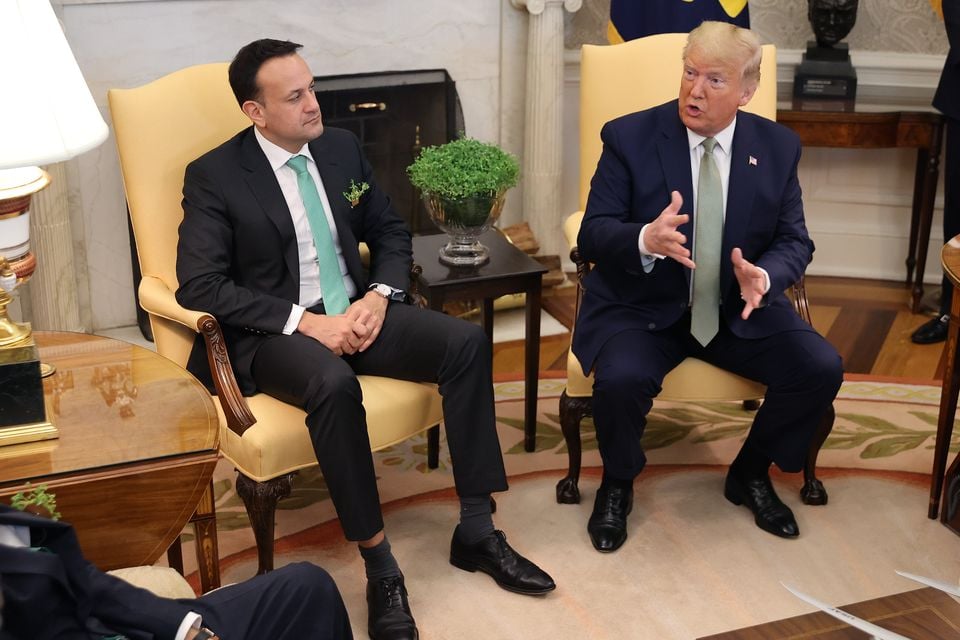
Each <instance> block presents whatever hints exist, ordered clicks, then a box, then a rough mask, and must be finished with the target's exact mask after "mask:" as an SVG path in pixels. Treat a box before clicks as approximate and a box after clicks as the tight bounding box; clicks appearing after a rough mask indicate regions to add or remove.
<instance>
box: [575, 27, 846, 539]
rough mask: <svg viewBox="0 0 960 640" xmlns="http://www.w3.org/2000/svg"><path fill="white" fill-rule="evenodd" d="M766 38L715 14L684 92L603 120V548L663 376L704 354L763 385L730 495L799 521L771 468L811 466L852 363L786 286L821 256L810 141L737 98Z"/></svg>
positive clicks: (587, 329) (583, 242)
mask: <svg viewBox="0 0 960 640" xmlns="http://www.w3.org/2000/svg"><path fill="white" fill-rule="evenodd" d="M760 57H761V48H760V41H759V39H758V38H757V36H756V35H754V34H753V33H752V32H751V31H749V30H747V29H743V28H740V27H737V26H734V25H731V24H726V23H722V22H704V23H703V24H702V25H700V26H699V27H697V28H696V29H694V30H693V31H691V32H690V35H689V37H688V40H687V44H686V47H685V49H684V52H683V72H682V76H681V78H680V95H679V99H678V100H673V101H671V102H668V103H666V104H663V105H660V106H658V107H654V108H652V109H648V110H646V111H641V112H638V113H633V114H629V115H626V116H623V117H621V118H617V119H616V120H613V121H611V122H608V123H607V124H606V125H604V127H603V130H602V131H601V134H600V135H601V138H602V139H603V152H602V154H601V156H600V161H599V163H598V164H597V170H596V173H595V174H594V177H593V181H592V182H591V185H590V195H589V197H588V199H587V207H586V213H585V215H584V219H583V224H582V226H581V228H580V234H579V237H578V239H577V246H578V247H579V249H580V254H581V256H582V257H583V259H584V260H586V261H587V262H592V263H594V265H595V268H594V269H592V270H591V272H590V274H589V275H588V276H587V277H586V280H585V282H584V296H583V300H582V302H581V306H580V315H579V317H578V320H577V331H576V332H575V333H574V337H573V350H574V352H575V353H576V355H577V357H578V358H579V360H580V362H581V363H582V364H583V367H584V370H585V372H589V371H591V370H592V371H593V372H594V386H593V398H594V400H593V407H594V423H595V424H596V429H597V440H598V443H599V448H600V455H601V458H602V459H603V467H604V470H603V480H602V481H601V486H600V488H599V490H598V491H597V496H596V500H595V502H594V507H593V513H592V515H591V516H590V520H589V522H588V524H587V530H588V532H589V534H590V538H591V541H592V542H593V545H594V547H595V548H596V549H597V550H598V551H601V552H610V551H614V550H616V549H618V548H619V547H620V546H621V545H622V544H623V543H624V541H625V540H626V538H627V515H628V514H629V513H630V510H631V508H632V505H633V483H634V479H635V478H636V477H637V476H638V475H639V474H640V472H641V470H642V469H643V467H644V464H645V463H646V457H645V455H644V453H643V449H642V447H641V446H640V437H641V436H642V435H643V430H644V427H645V425H646V415H647V413H648V412H649V411H650V408H651V405H652V402H653V398H654V397H655V396H656V395H657V394H658V393H659V392H660V388H661V382H662V381H663V379H664V377H665V376H666V375H667V373H668V372H669V371H670V370H671V369H673V368H674V367H676V366H677V365H678V364H679V363H680V362H681V361H682V360H683V359H685V358H687V357H690V356H693V357H696V358H699V359H701V360H705V361H707V362H710V363H712V364H714V365H716V366H718V367H720V368H723V369H726V370H729V371H733V372H734V373H737V374H739V375H741V376H743V377H746V378H749V379H752V380H757V381H759V382H762V383H763V384H765V385H766V386H767V393H766V396H765V398H764V402H763V405H762V406H761V408H760V410H759V411H758V412H757V415H756V418H755V419H754V422H753V426H752V427H751V429H750V433H749V435H748V437H747V439H746V441H745V442H744V444H743V448H742V449H741V450H740V453H739V454H738V455H737V457H736V459H735V460H734V461H733V463H732V464H731V466H730V470H729V472H728V474H727V478H726V482H725V485H724V495H725V496H726V498H727V499H728V500H729V501H731V502H733V503H734V504H737V505H739V504H745V505H746V506H747V507H749V508H750V510H751V511H752V512H753V516H754V520H755V522H756V524H757V526H759V527H760V528H761V529H763V530H764V531H767V532H769V533H772V534H774V535H777V536H781V537H785V538H791V537H795V536H797V535H798V534H799V527H798V526H797V523H796V520H795V518H794V516H793V513H792V512H791V510H790V509H789V507H787V506H786V505H785V504H784V503H783V502H782V501H781V500H780V498H779V497H778V496H777V494H776V492H775V491H774V489H773V485H772V484H771V482H770V477H769V473H768V470H769V467H770V465H771V464H776V465H777V466H779V467H780V468H781V469H782V470H784V471H791V472H795V471H800V470H801V469H802V468H803V464H804V462H805V460H806V455H807V451H808V449H809V443H810V440H811V438H812V435H813V432H814V429H815V427H816V426H817V425H818V424H819V422H820V419H821V417H822V416H823V415H824V413H825V411H826V410H827V408H828V407H829V406H830V404H831V403H832V402H833V399H834V397H835V396H836V394H837V391H838V389H839V387H840V383H841V380H842V376H843V371H842V364H841V362H840V357H839V355H838V354H837V352H836V351H835V350H834V349H833V347H831V346H830V344H829V343H827V341H826V340H824V339H823V337H821V336H820V335H818V334H817V333H816V332H815V331H814V330H813V328H811V327H810V326H809V325H807V324H806V323H805V322H803V320H801V319H800V317H799V316H798V315H797V314H796V313H795V312H794V310H793V307H792V305H791V303H790V302H789V301H788V300H787V298H786V296H785V295H784V290H785V289H787V288H788V287H789V286H790V285H791V284H793V283H794V282H796V281H797V280H798V279H799V278H800V276H801V275H803V272H804V269H806V266H807V264H808V263H809V262H810V259H811V257H812V254H813V242H811V240H810V238H809V236H808V235H807V229H806V225H805V223H804V218H803V202H802V199H801V194H800V185H799V183H798V181H797V163H798V161H799V159H800V143H799V140H798V139H797V136H796V135H794V134H793V133H792V132H790V131H789V130H788V129H786V128H785V127H783V126H780V125H778V124H776V123H774V122H771V121H769V120H766V119H764V118H761V117H758V116H755V115H752V114H749V113H745V112H742V111H740V110H739V108H740V107H741V106H743V105H745V104H747V102H749V101H750V99H751V98H752V97H753V94H754V92H755V91H756V88H757V85H758V83H759V80H760Z"/></svg>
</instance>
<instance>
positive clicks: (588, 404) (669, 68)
mask: <svg viewBox="0 0 960 640" xmlns="http://www.w3.org/2000/svg"><path fill="white" fill-rule="evenodd" d="M686 40H687V35H686V34H684V33H670V34H662V35H654V36H649V37H646V38H640V39H637V40H631V41H629V42H625V43H623V44H617V45H610V46H595V45H584V47H583V50H582V54H581V59H580V209H581V210H580V211H577V212H576V213H574V214H573V215H571V216H570V217H569V218H568V219H567V220H566V221H565V222H564V225H563V231H564V235H565V236H566V239H567V242H568V244H569V245H570V247H571V251H570V259H571V260H573V262H574V264H576V266H577V280H578V286H577V312H579V306H580V297H581V295H582V282H583V278H584V276H586V274H587V273H588V272H589V270H590V265H589V264H586V263H584V261H583V260H581V258H580V254H579V252H578V251H577V246H576V245H577V233H578V232H579V230H580V223H581V221H582V220H583V209H584V208H585V207H586V203H587V195H588V194H589V192H590V180H591V178H592V177H593V174H594V171H595V170H596V168H597V162H598V161H599V159H600V153H601V151H602V146H603V145H602V142H601V140H600V129H601V128H602V127H603V125H604V124H605V123H607V122H609V121H610V120H613V119H614V118H617V117H619V116H622V115H625V114H627V113H632V112H634V111H640V110H643V109H647V108H650V107H654V106H656V105H659V104H662V103H664V102H667V101H669V100H673V99H675V98H676V97H677V95H678V94H679V91H680V76H681V73H682V70H683V61H682V58H681V55H682V52H683V47H684V45H685V44H686ZM744 110H746V111H750V112H753V113H756V114H758V115H761V116H764V117H767V118H769V119H771V120H775V119H776V115H777V60H776V49H775V48H774V46H773V45H765V46H764V47H763V62H762V65H761V67H760V86H759V88H758V89H757V92H756V94H754V96H753V99H752V100H751V101H750V102H749V104H747V106H746V107H744ZM791 293H792V298H793V301H794V304H795V306H796V309H797V312H798V313H799V314H800V315H801V316H802V317H803V318H804V319H805V320H806V321H807V322H810V312H809V309H808V307H807V298H806V293H805V291H804V287H803V280H802V279H801V280H800V281H799V282H798V283H796V284H795V285H794V286H793V291H792V292H791ZM574 330H576V329H575V328H574ZM764 393H765V387H764V386H763V385H762V384H759V383H757V382H753V381H751V380H747V379H745V378H742V377H740V376H738V375H736V374H733V373H730V372H727V371H724V370H722V369H719V368H717V367H714V366H713V365H711V364H708V363H706V362H703V361H702V360H697V359H696V358H687V359H686V360H684V361H683V362H682V363H680V365H679V366H678V367H677V368H675V369H674V370H673V371H671V372H670V373H669V374H668V375H667V376H666V378H665V379H664V381H663V389H662V391H661V392H660V395H659V396H658V398H660V399H663V400H679V401H718V400H726V401H742V402H744V404H745V406H751V405H752V406H753V407H756V406H759V405H758V402H759V400H760V399H761V398H763V396H764ZM592 396H593V377H592V376H584V374H583V369H582V368H581V367H580V363H579V362H578V361H577V358H576V356H574V355H573V352H572V351H570V353H569V355H568V357H567V388H566V389H565V390H564V392H563V394H562V395H561V397H560V424H561V427H562V429H563V436H564V439H565V440H566V443H567V451H568V455H569V459H570V461H569V470H568V472H567V475H566V477H564V478H563V479H562V480H560V482H559V483H557V502H560V503H568V504H572V503H578V502H580V490H579V488H578V486H577V483H578V481H579V478H580V462H581V443H580V422H581V421H582V420H583V418H584V417H586V416H588V415H591V414H592ZM833 420H834V412H833V410H832V409H831V411H830V412H829V414H828V415H827V416H825V417H824V420H823V422H822V424H821V425H820V427H819V429H818V431H817V434H816V436H815V437H814V441H813V442H812V443H811V446H810V453H809V455H808V457H807V464H806V468H805V469H804V485H803V489H801V491H800V495H801V497H802V499H803V501H804V502H805V503H806V504H826V502H827V493H826V490H825V489H824V488H823V484H822V483H821V482H820V481H819V480H817V478H816V476H815V469H816V464H817V454H818V453H819V452H820V447H821V446H822V445H823V442H824V440H825V439H826V437H827V435H828V434H829V433H830V430H831V429H832V428H833Z"/></svg>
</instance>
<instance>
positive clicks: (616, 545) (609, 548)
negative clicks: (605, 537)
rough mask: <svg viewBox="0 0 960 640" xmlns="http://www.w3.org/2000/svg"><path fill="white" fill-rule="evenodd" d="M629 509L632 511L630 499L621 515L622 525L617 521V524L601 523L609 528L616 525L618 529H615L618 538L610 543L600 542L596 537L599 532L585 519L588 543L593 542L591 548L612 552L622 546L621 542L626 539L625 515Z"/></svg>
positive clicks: (598, 536)
mask: <svg viewBox="0 0 960 640" xmlns="http://www.w3.org/2000/svg"><path fill="white" fill-rule="evenodd" d="M631 511H633V500H631V501H630V503H629V504H628V505H627V512H626V513H625V514H624V515H623V523H622V525H623V526H622V527H621V526H620V523H618V524H617V525H611V524H610V523H609V521H607V522H605V523H604V524H603V525H601V526H603V527H609V528H614V527H616V528H617V529H619V531H617V538H618V539H617V540H614V541H613V542H612V544H610V545H604V544H600V542H601V541H599V540H598V539H599V538H600V533H601V532H599V531H595V530H594V527H592V526H591V524H590V521H587V533H588V534H590V543H591V544H593V548H594V549H596V550H597V551H599V552H600V553H613V552H614V551H616V550H617V549H619V548H620V547H622V546H623V543H624V542H626V541H627V516H629V515H630V512H631ZM592 517H593V516H592V515H591V518H592Z"/></svg>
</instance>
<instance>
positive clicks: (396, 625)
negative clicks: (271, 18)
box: [177, 39, 554, 640]
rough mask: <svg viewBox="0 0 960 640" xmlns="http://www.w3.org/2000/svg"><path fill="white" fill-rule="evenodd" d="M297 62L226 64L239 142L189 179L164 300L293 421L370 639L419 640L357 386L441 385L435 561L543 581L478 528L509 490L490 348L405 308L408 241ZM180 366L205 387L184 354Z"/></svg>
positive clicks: (204, 372)
mask: <svg viewBox="0 0 960 640" xmlns="http://www.w3.org/2000/svg"><path fill="white" fill-rule="evenodd" d="M298 49H300V45H299V44H296V43H292V42H289V41H280V40H269V39H267V40H257V41H255V42H252V43H250V44H248V45H246V46H244V47H243V48H242V49H240V51H239V52H238V53H237V55H236V57H235V58H234V60H233V62H232V63H231V65H230V70H229V79H230V85H231V87H232V89H233V92H234V94H235V95H236V98H237V102H238V103H239V105H240V108H241V109H242V110H243V112H244V113H245V114H246V115H247V116H248V117H249V118H250V120H251V122H252V123H253V126H251V127H250V128H248V129H246V130H244V131H242V132H240V133H239V134H237V135H236V136H235V137H233V138H232V139H230V140H228V141H226V142H225V143H223V144H222V145H220V146H219V147H217V148H216V149H213V150H212V151H210V152H208V153H206V154H205V155H203V156H201V157H200V158H198V159H197V160H195V161H194V162H192V163H191V164H190V165H188V166H187V170H186V175H185V177H184V186H183V211H184V217H183V223H182V224H181V227H180V242H179V245H178V254H177V278H178V280H179V282H180V288H179V289H178V291H177V300H178V301H179V302H180V303H181V304H182V305H184V306H185V307H188V308H195V309H205V310H207V311H210V312H211V313H213V314H214V315H215V316H216V318H217V320H218V321H219V322H220V324H221V326H222V327H223V330H224V334H225V338H226V343H227V349H228V351H229V355H230V359H231V363H232V365H233V368H234V371H235V373H236V376H237V380H238V383H239V385H240V390H241V391H242V392H243V393H244V394H251V393H253V392H255V391H261V392H264V393H268V394H270V395H272V396H274V397H276V398H278V399H280V400H283V401H285V402H289V403H291V404H295V405H297V406H300V407H302V408H303V409H304V410H305V411H306V412H307V418H306V428H307V429H309V431H310V435H311V438H312V440H313V443H314V451H315V453H316V455H317V460H318V462H319V463H320V469H321V470H322V472H323V476H324V479H325V480H326V483H327V487H328V489H329V491H330V496H331V499H332V500H333V504H334V506H335V507H336V510H337V514H338V516H339V518H340V523H341V526H342V527H343V531H344V534H345V535H346V537H347V539H348V540H354V541H357V543H358V545H359V547H360V554H361V555H362V556H363V558H364V562H365V567H366V574H367V604H368V609H369V611H368V614H369V615H368V622H369V625H368V626H369V632H370V636H371V637H372V638H374V639H375V640H403V639H411V638H417V637H418V632H417V628H416V624H415V622H414V619H413V616H412V614H411V612H410V608H409V604H408V602H407V590H406V585H405V583H404V578H403V574H402V573H401V572H400V569H399V567H398V565H397V562H396V560H395V559H394V557H393V554H392V552H391V549H390V544H389V542H388V541H387V539H386V537H385V535H384V532H383V519H382V517H381V513H380V499H379V496H378V493H377V483H376V472H375V470H374V467H373V460H372V456H371V453H370V442H369V439H368V437H367V432H366V423H365V414H364V410H363V405H362V398H361V393H360V385H359V382H358V381H357V375H358V374H370V375H381V376H387V377H392V378H400V379H405V380H413V381H420V382H436V383H437V384H438V386H439V389H440V394H441V396H442V397H443V413H444V427H445V429H446V435H447V442H448V446H449V449H450V456H451V459H452V462H453V473H454V480H455V483H456V489H457V494H458V496H459V498H460V522H459V525H458V526H457V528H456V530H455V531H454V534H453V538H452V540H451V546H450V562H451V563H452V564H454V565H455V566H457V567H459V568H461V569H465V570H468V571H482V572H485V573H488V574H490V575H491V576H492V577H493V578H494V580H496V582H497V584H499V585H500V586H502V587H504V588H505V589H508V590H511V591H515V592H518V593H523V594H531V595H539V594H544V593H547V592H549V591H551V590H552V589H553V588H554V583H553V580H552V579H551V578H550V576H548V575H547V574H546V573H545V572H543V571H541V570H540V569H539V568H538V567H537V566H536V565H534V564H533V563H532V562H530V561H529V560H526V559H525V558H523V556H521V555H519V554H517V553H516V552H515V551H514V550H513V549H512V548H511V547H510V545H508V544H507V542H506V538H505V537H504V535H503V533H502V532H500V531H497V530H495V529H494V526H493V520H492V517H491V504H490V494H491V493H492V492H494V491H504V490H506V488H507V482H506V476H505V473H504V467H503V458H502V456H501V452H500V444H499V441H498V438H497V433H496V425H495V418H494V407H493V385H492V374H491V369H492V363H491V359H492V355H491V351H492V349H491V345H490V344H489V341H488V340H487V338H486V336H485V334H484V333H483V331H482V330H481V329H480V327H478V326H475V325H473V324H470V323H468V322H464V321H462V320H458V319H455V318H451V317H449V316H446V315H444V314H442V313H436V312H432V311H428V310H425V309H419V308H417V307H415V306H412V305H410V304H407V302H408V299H407V295H406V289H407V287H408V286H409V284H410V266H411V260H412V257H411V255H412V252H411V245H410V233H409V231H408V230H407V227H406V225H405V224H404V222H403V221H402V220H401V219H400V217H399V216H398V215H397V214H396V212H395V211H394V209H393V206H392V205H391V203H390V199H389V198H388V197H387V195H386V194H385V193H384V192H383V191H381V190H380V189H379V188H378V187H377V184H376V181H375V180H374V176H373V171H372V169H371V167H370V164H369V162H367V160H366V158H365V157H364V155H363V152H362V151H361V149H360V144H359V141H358V140H357V138H356V137H355V136H354V135H353V134H352V133H350V132H348V131H345V130H342V129H336V128H332V127H329V128H326V129H325V128H324V126H323V121H322V118H321V113H320V108H319V106H318V104H317V99H316V96H315V94H314V91H313V74H312V73H311V72H310V69H309V67H308V66H307V63H306V62H305V61H304V59H303V58H301V57H300V56H299V55H298V54H297V50H298ZM345 194H347V195H345ZM347 196H349V197H347ZM361 242H364V243H366V244H367V246H368V247H369V249H370V265H369V268H368V269H365V268H364V267H363V265H362V264H361V260H360V252H359V249H358V245H359V243H361ZM188 368H189V369H190V370H191V371H192V372H193V373H194V374H195V375H197V376H198V377H200V378H201V379H202V380H206V381H209V379H210V375H209V370H208V367H207V364H206V356H205V354H204V350H203V345H202V344H201V342H200V341H199V340H198V343H197V344H196V345H195V347H194V351H193V353H192V354H191V360H190V364H189V365H188Z"/></svg>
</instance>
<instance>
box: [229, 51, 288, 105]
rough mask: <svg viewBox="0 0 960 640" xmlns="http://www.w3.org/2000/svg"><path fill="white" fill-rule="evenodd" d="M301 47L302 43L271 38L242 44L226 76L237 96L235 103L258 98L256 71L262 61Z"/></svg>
mask: <svg viewBox="0 0 960 640" xmlns="http://www.w3.org/2000/svg"><path fill="white" fill-rule="evenodd" d="M301 47H303V45H302V44H297V43H296V42H290V41H289V40H273V39H271V38H264V39H262V40H254V41H253V42H251V43H250V44H248V45H244V47H243V48H242V49H240V51H237V55H235V56H234V57H233V61H232V62H231V63H230V70H229V71H228V72H227V76H228V77H229V78H230V88H231V89H233V95H234V96H236V98H237V103H238V104H239V105H240V106H243V103H244V102H246V101H247V100H258V99H259V98H260V87H258V86H257V72H259V71H260V67H261V66H262V65H263V63H264V62H266V61H267V60H269V59H270V58H281V57H283V56H289V55H291V54H293V53H296V52H297V50H298V49H300V48H301Z"/></svg>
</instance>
